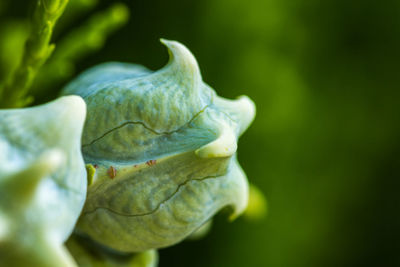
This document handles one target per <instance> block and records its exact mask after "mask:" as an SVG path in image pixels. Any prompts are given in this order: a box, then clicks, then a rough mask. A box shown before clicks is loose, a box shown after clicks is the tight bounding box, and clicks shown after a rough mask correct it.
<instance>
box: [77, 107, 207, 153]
mask: <svg viewBox="0 0 400 267" xmlns="http://www.w3.org/2000/svg"><path fill="white" fill-rule="evenodd" d="M209 106H210V105H206V106H205V107H204V108H203V109H201V110H200V111H199V112H197V113H196V114H195V115H194V116H193V117H192V118H191V119H190V120H189V121H188V122H187V123H185V124H184V125H182V126H181V127H179V128H178V129H177V130H174V131H169V132H168V131H166V132H157V131H155V130H153V129H152V128H150V127H149V126H147V125H146V124H145V123H143V122H141V121H127V122H124V123H123V124H121V125H119V126H116V127H114V128H112V129H110V130H108V131H107V132H105V133H104V134H103V135H101V136H100V137H97V138H96V139H94V140H93V141H91V142H90V143H88V144H83V145H82V148H84V147H87V146H90V145H92V144H93V143H95V142H97V141H98V140H100V139H102V138H104V137H105V136H106V135H108V134H110V133H112V132H114V131H116V130H118V129H120V128H122V127H124V126H126V125H130V124H139V125H142V126H143V127H144V128H145V129H147V130H149V131H150V132H152V133H154V134H158V135H169V134H173V133H176V132H178V131H180V130H181V129H182V128H184V127H185V126H186V125H188V124H190V123H191V122H193V121H194V120H195V119H196V118H197V117H198V116H199V115H200V114H201V113H203V112H204V111H205V110H206V108H208V107H209Z"/></svg>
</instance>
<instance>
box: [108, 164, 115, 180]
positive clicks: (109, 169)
mask: <svg viewBox="0 0 400 267" xmlns="http://www.w3.org/2000/svg"><path fill="white" fill-rule="evenodd" d="M107 174H108V176H109V177H110V178H111V179H114V178H115V176H117V169H116V168H114V167H113V166H110V168H108V171H107Z"/></svg>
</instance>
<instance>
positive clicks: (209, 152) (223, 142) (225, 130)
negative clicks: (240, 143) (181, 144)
mask: <svg viewBox="0 0 400 267" xmlns="http://www.w3.org/2000/svg"><path fill="white" fill-rule="evenodd" d="M236 149H237V142H236V136H235V134H234V132H233V130H232V129H231V127H230V126H229V125H227V124H226V123H222V124H221V133H220V135H219V136H218V138H217V139H216V140H214V141H212V142H211V143H208V144H206V145H204V146H202V147H200V148H199V149H197V150H196V151H195V154H196V155H197V156H199V157H200V158H223V157H229V156H232V155H233V154H234V153H235V152H236Z"/></svg>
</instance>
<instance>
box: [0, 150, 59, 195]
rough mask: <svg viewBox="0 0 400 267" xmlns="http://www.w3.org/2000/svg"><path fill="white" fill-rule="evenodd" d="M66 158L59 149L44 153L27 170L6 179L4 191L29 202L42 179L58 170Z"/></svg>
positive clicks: (3, 186) (3, 185)
mask: <svg viewBox="0 0 400 267" xmlns="http://www.w3.org/2000/svg"><path fill="white" fill-rule="evenodd" d="M64 158H65V157H64V154H63V152H62V151H61V150H59V149H53V150H49V151H46V152H44V153H43V154H42V155H40V156H39V158H38V159H36V160H35V161H34V162H33V163H31V164H30V165H29V166H27V167H26V168H25V169H23V170H21V171H18V172H17V173H14V174H12V175H10V176H9V177H7V178H6V179H4V180H3V183H2V186H1V187H2V191H3V190H5V191H6V192H7V193H9V194H10V193H12V195H13V198H18V199H19V200H22V201H24V200H25V201H26V200H29V199H30V197H31V196H32V194H33V193H34V192H35V190H36V187H37V185H38V184H39V182H40V181H41V180H42V178H44V177H46V176H47V175H49V174H51V173H52V172H53V171H54V170H55V169H57V168H58V167H59V166H60V165H61V164H62V162H63V161H64Z"/></svg>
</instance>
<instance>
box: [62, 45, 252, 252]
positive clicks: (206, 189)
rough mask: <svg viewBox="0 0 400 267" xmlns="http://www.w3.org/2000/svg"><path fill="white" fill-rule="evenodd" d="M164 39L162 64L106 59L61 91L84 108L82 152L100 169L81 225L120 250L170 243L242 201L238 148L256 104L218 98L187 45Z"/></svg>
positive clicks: (243, 187)
mask: <svg viewBox="0 0 400 267" xmlns="http://www.w3.org/2000/svg"><path fill="white" fill-rule="evenodd" d="M162 43H163V44H164V45H165V46H166V47H167V48H168V51H169V55H170V59H169V62H168V64H167V65H166V66H164V67H163V68H161V69H160V70H158V71H155V72H152V71H150V70H148V69H146V68H144V67H142V66H139V65H134V64H124V63H105V64H102V65H99V66H96V67H94V68H92V69H90V70H88V71H86V72H84V73H83V74H81V75H80V76H79V77H78V78H77V79H76V80H74V81H73V82H71V83H70V84H69V85H67V87H66V88H65V89H64V94H78V95H80V96H82V97H83V99H84V100H85V102H86V104H87V106H88V118H87V120H86V123H85V128H84V133H83V137H82V151H83V154H84V159H85V162H86V163H87V164H92V165H93V166H94V168H95V169H96V171H95V172H94V173H93V177H92V182H91V184H90V186H89V188H88V195H87V202H86V204H85V207H84V210H83V213H82V215H81V217H80V219H79V222H78V225H77V231H78V233H81V234H85V235H88V236H89V237H91V238H92V239H94V240H95V241H97V242H99V243H101V244H103V245H106V246H108V247H111V248H113V249H116V250H120V251H125V252H139V251H145V250H148V249H154V248H160V247H166V246H169V245H172V244H175V243H177V242H179V241H181V240H183V239H184V238H185V237H187V236H189V235H190V234H191V233H192V232H194V231H195V230H196V229H198V228H199V227H201V226H202V225H203V224H204V223H205V222H206V221H208V220H209V219H210V218H211V217H212V216H213V215H214V214H215V213H216V212H218V211H219V210H221V209H222V208H224V207H231V208H232V211H233V212H232V218H234V217H236V216H237V215H239V214H240V213H241V212H242V211H243V210H244V209H245V208H246V205H247V198H248V184H247V180H246V177H245V174H244V173H243V171H242V170H241V168H240V166H239V164H238V163H237V161H236V149H237V139H238V137H239V136H240V135H241V134H242V133H243V132H244V131H245V130H246V129H247V127H248V126H249V125H250V123H251V122H252V120H253V118H254V115H255V106H254V104H253V102H252V101H251V100H250V99H249V98H248V97H246V96H242V97H240V98H238V99H237V100H227V99H223V98H221V97H218V96H217V95H216V93H215V91H214V90H213V89H212V88H210V87H209V86H208V85H207V84H205V83H204V82H203V80H202V77H201V74H200V70H199V67H198V65H197V62H196V59H195V58H194V56H193V55H192V54H191V52H190V51H189V50H188V49H187V48H186V47H185V46H183V45H182V44H180V43H178V42H174V41H167V40H162Z"/></svg>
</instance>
